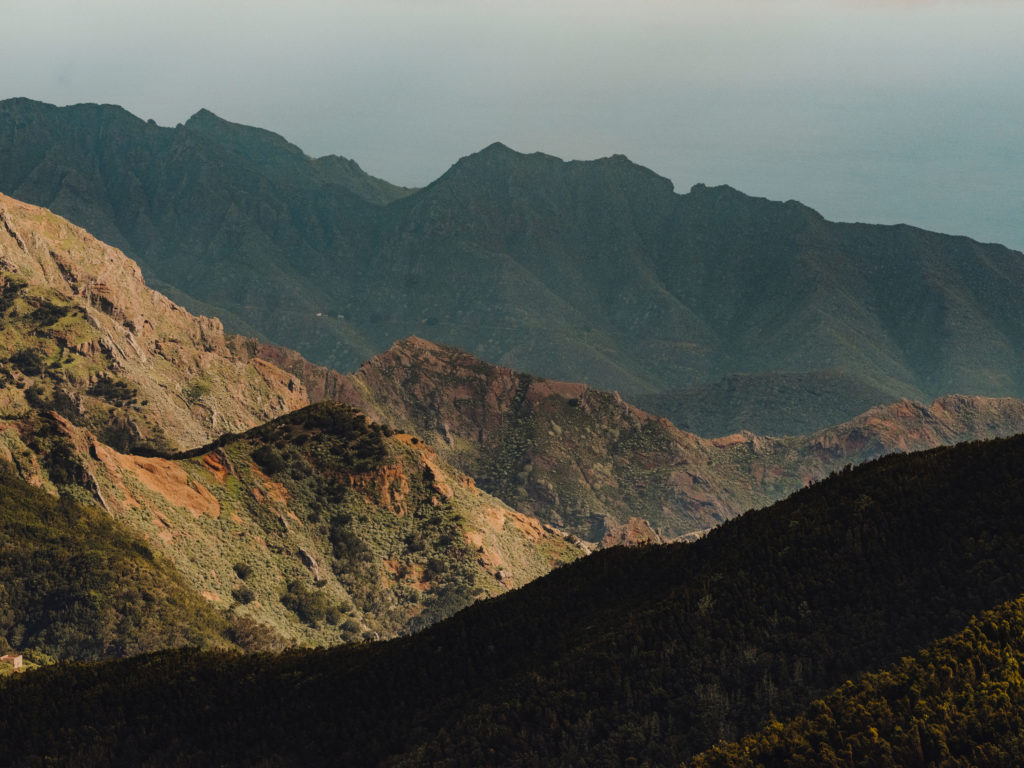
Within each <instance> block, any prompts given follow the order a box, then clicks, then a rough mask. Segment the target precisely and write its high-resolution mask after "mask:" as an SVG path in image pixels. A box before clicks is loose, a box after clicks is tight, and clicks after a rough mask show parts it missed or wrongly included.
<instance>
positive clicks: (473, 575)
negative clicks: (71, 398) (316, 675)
mask: <svg viewBox="0 0 1024 768" xmlns="http://www.w3.org/2000/svg"><path fill="white" fill-rule="evenodd" d="M51 418H52V419H53V420H54V422H55V424H54V427H55V430H54V431H55V432H56V433H57V438H56V439H55V440H54V444H55V445H60V446H64V447H66V450H65V451H64V453H65V454H66V455H68V456H69V457H70V458H68V459H67V460H66V461H67V465H68V470H67V471H68V472H69V473H72V474H74V475H75V476H77V477H83V478H86V485H87V486H88V487H91V488H94V489H95V493H96V495H97V496H98V497H99V498H100V499H102V500H103V502H104V505H105V507H106V508H107V510H108V511H109V512H110V513H111V514H112V515H113V516H114V517H115V519H117V520H118V521H119V522H120V523H121V524H122V525H123V526H125V528H127V529H128V530H131V531H132V532H134V533H135V534H136V535H137V536H139V537H140V538H141V539H142V540H144V541H145V542H146V543H147V545H148V546H149V547H151V548H152V549H153V550H154V551H157V552H159V553H161V555H162V556H164V557H166V558H167V559H168V561H170V562H171V563H173V564H174V566H175V567H176V568H177V570H178V572H179V573H180V574H181V575H182V576H183V577H184V579H185V581H186V582H187V583H188V584H189V585H190V586H191V587H192V589H193V590H194V593H195V594H201V595H202V596H203V597H204V598H206V600H208V601H210V603H211V604H212V605H214V606H217V607H220V608H223V609H226V610H229V611H230V613H231V615H232V616H236V617H247V618H248V619H250V620H251V621H252V622H254V623H255V624H258V625H262V626H263V627H266V628H269V629H270V630H271V635H272V636H276V637H279V638H282V639H283V641H284V642H288V643H298V644H304V645H333V644H337V643H340V642H351V641H356V640H361V639H379V638H381V637H385V638H387V637H394V636H395V635H397V634H403V633H406V632H409V631H413V630H416V629H419V628H422V627H424V626H427V625H429V624H431V623H433V622H435V621H437V620H438V619H440V618H444V617H445V616H448V615H450V614H451V613H453V612H454V611H456V610H458V609H460V608H462V607H464V606H466V605H468V604H469V603H471V602H473V601H474V600H477V599H480V598H482V597H488V596H492V595H495V594H501V593H503V592H505V591H507V590H509V589H511V588H514V587H517V586H521V585H522V584H525V583H527V582H529V581H532V580H533V579H535V578H537V577H538V576H541V575H543V574H544V573H547V572H548V571H549V570H551V568H552V567H554V566H555V565H558V564H560V563H563V562H568V561H570V560H573V559H575V558H577V557H580V556H582V555H583V554H584V552H585V550H583V549H582V548H581V547H580V546H578V545H576V544H574V543H573V542H571V541H570V540H568V539H567V537H566V536H565V535H564V534H563V533H561V532H559V531H556V530H555V529H553V528H551V527H550V526H546V527H545V526H542V525H541V524H540V523H539V522H538V521H537V520H535V519H533V518H529V517H526V516H525V515H522V514H519V513H517V512H515V511H513V510H511V509H509V508H508V507H506V506H505V505H504V504H502V503H501V502H499V501H497V500H496V499H493V498H491V497H490V496H488V495H486V494H484V493H483V492H482V491H480V490H479V489H477V488H476V487H475V486H474V485H473V483H472V481H471V480H469V479H468V478H467V477H465V476H464V475H461V474H460V473H457V472H454V471H453V470H451V469H450V468H449V467H447V466H446V465H445V464H444V463H443V462H442V461H440V460H439V459H438V457H437V456H436V454H434V452H433V451H431V450H430V449H429V448H427V447H426V446H424V445H423V444H422V443H420V442H419V441H418V440H417V439H416V438H414V437H411V436H410V435H405V434H397V435H395V434H392V433H391V430H390V429H388V428H386V427H385V428H383V429H382V428H381V427H380V426H379V425H378V424H375V423H369V422H367V421H366V419H365V417H363V415H362V414H360V413H358V412H356V411H353V410H352V409H351V408H349V407H347V406H342V405H340V404H337V403H320V404H318V405H315V406H310V407H307V408H304V409H301V410H298V411H295V412H293V413H290V414H288V415H286V416H283V417H281V418H279V419H276V420H274V421H272V422H269V423H268V424H265V425H262V426H259V427H256V428H254V429H252V430H249V431H248V432H245V433H243V434H241V435H227V436H224V437H221V438H220V439H218V440H217V441H216V442H215V443H213V444H211V445H210V446H206V447H204V448H199V449H195V450H193V451H189V452H187V453H184V454H180V455H178V456H170V457H161V456H146V455H126V454H120V453H118V452H116V451H114V450H113V449H111V448H109V447H107V446H105V445H103V444H102V443H100V442H99V441H97V440H96V439H95V438H94V437H92V436H91V435H90V434H89V433H86V432H84V431H82V430H79V429H76V428H75V427H74V426H73V425H71V424H70V422H67V421H65V420H63V419H62V418H61V417H59V416H57V415H53V416H52V417H51ZM254 631H255V630H254ZM261 631H262V630H261Z"/></svg>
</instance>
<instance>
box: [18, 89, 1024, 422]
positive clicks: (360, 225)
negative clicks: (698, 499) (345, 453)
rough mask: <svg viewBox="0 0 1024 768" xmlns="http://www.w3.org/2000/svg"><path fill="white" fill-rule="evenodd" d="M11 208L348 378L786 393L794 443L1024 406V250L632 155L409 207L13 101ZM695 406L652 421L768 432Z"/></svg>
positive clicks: (309, 174)
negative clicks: (386, 362)
mask: <svg viewBox="0 0 1024 768" xmlns="http://www.w3.org/2000/svg"><path fill="white" fill-rule="evenodd" d="M0 190H2V191H4V192H7V193H9V194H13V195H15V196H18V197H21V198H23V199H26V200H29V201H31V202H34V203H37V204H41V205H46V206H48V207H52V208H53V209H54V210H55V211H57V212H59V213H61V214H63V215H66V216H68V217H69V218H71V219H72V220H73V221H75V222H76V223H78V224H80V225H83V226H85V227H86V228H88V229H90V230H91V231H93V232H94V233H95V234H96V235H97V236H99V237H101V238H102V239H104V240H107V241H109V242H111V243H113V244H115V245H117V246H119V247H121V248H123V249H124V250H125V251H126V252H127V253H128V254H129V255H130V256H132V257H133V258H135V259H136V260H137V261H138V262H139V264H140V265H141V266H142V268H143V269H144V270H145V271H146V273H147V275H149V276H151V279H152V280H153V281H154V283H155V284H156V285H157V286H158V287H162V288H163V287H168V288H169V289H170V288H173V289H174V290H175V291H177V293H173V297H174V298H177V299H179V300H180V301H182V302H184V303H185V304H186V305H189V306H194V307H198V308H201V309H203V311H209V312H215V313H216V314H218V315H219V316H221V317H222V318H223V319H224V320H225V321H226V322H227V323H228V324H229V326H230V327H232V328H234V329H236V330H240V331H243V332H248V333H259V334H261V335H263V336H264V337H266V338H268V339H271V340H273V341H276V342H278V343H283V344H285V345H286V346H290V347H293V348H295V349H297V350H298V351H300V352H301V353H303V354H304V355H305V356H307V357H308V358H309V359H311V360H313V361H314V362H318V363H321V364H324V365H327V366H330V367H335V368H339V369H341V370H352V369H354V368H355V367H356V366H357V365H358V363H359V362H360V361H362V360H364V359H366V358H367V357H369V356H371V355H373V354H376V353H379V352H382V351H383V350H385V349H386V348H387V347H388V346H390V345H391V344H392V343H393V342H394V341H395V340H397V339H399V338H403V337H405V336H409V335H411V334H417V335H421V336H426V337H428V338H430V339H431V340H433V341H436V342H440V343H443V344H449V345H454V346H458V347H461V348H464V349H466V350H468V351H470V352H471V353H473V354H475V355H477V356H479V357H481V358H483V359H486V360H490V361H492V362H496V363H501V364H504V365H508V366H510V367H513V368H516V369H519V370H525V371H530V372H532V373H535V374H539V375H544V376H547V377H552V378H559V379H564V380H570V381H583V382H586V383H589V384H592V385H594V386H598V387H602V388H606V389H616V390H619V391H622V392H627V393H647V394H653V393H659V392H668V393H672V392H678V391H682V392H683V393H687V392H689V393H693V392H694V391H695V388H696V391H697V392H701V390H700V388H702V387H703V388H706V387H709V386H711V387H714V388H718V387H717V386H716V385H717V383H719V382H722V384H721V386H722V387H728V386H729V382H730V381H731V379H729V378H727V377H729V376H732V375H734V374H740V373H742V374H750V375H757V376H760V377H771V376H772V375H774V374H777V373H783V374H786V378H785V379H783V380H782V382H781V383H779V384H778V385H776V386H774V390H775V391H777V392H779V393H781V394H780V396H782V399H783V402H782V404H781V405H780V410H779V412H780V413H781V414H783V415H781V416H779V417H777V418H775V419H774V420H762V421H759V422H757V423H758V425H764V426H766V427H767V428H768V429H769V430H770V431H771V432H773V433H777V434H792V433H795V432H802V431H806V430H807V429H809V428H810V429H813V428H820V427H823V426H826V425H827V424H828V423H829V422H830V421H831V422H833V423H834V422H835V420H836V419H847V418H850V417H852V416H854V415H855V414H856V413H858V412H860V411H862V410H863V408H864V406H865V404H880V403H882V402H886V401H891V400H894V399H898V398H899V397H910V398H913V399H925V400H930V399H932V398H934V397H937V396H941V395H945V394H949V393H952V392H966V393H970V394H981V395H990V396H1018V397H1019V396H1021V395H1022V394H1024V361H1022V359H1021V349H1024V309H1022V308H1021V302H1020V301H1019V297H1020V295H1021V293H1022V290H1024V257H1022V256H1021V254H1019V253H1017V252H1013V251H1010V250H1008V249H1005V248H1002V247H1000V246H996V245H983V244H980V243H977V242H974V241H971V240H969V239H967V238H962V237H951V236H946V235H939V234H935V233H930V232H925V231H922V230H918V229H915V228H912V227H908V226H872V225H865V224H837V223H833V222H828V221H826V220H825V219H823V218H822V217H821V216H819V215H818V214H817V213H815V212H814V211H813V210H811V209H809V208H807V207H806V206H803V205H801V204H799V203H796V202H793V201H790V202H786V203H778V202H772V201H768V200H763V199H758V198H752V197H748V196H746V195H744V194H742V193H740V192H738V191H736V190H734V189H731V188H729V187H714V188H709V187H705V186H702V185H697V186H695V187H694V188H693V189H692V190H691V191H690V192H689V193H686V194H677V193H675V192H674V191H673V188H672V185H671V183H670V182H669V181H668V180H666V179H664V178H661V177H659V176H658V175H656V174H655V173H653V172H651V171H649V170H647V169H645V168H642V167H640V166H637V165H635V164H633V163H631V162H630V161H629V160H628V159H626V158H624V157H621V156H615V157H611V158H605V159H602V160H596V161H590V162H563V161H562V160H559V159H557V158H554V157H550V156H546V155H541V154H531V155H524V154H520V153H518V152H515V151H513V150H511V149H509V148H508V147H505V146H503V145H500V144H495V145H492V146H490V147H488V148H486V149H484V150H483V151H481V152H478V153H477V154H474V155H470V156H468V157H465V158H463V159H462V160H460V161H459V162H458V163H456V164H455V165H454V166H453V167H452V168H451V169H450V170H449V171H448V172H447V173H445V174H444V175H443V176H442V177H441V178H439V179H438V180H437V181H435V182H434V183H432V184H430V185H429V186H427V187H425V188H424V189H421V190H416V191H412V190H406V189H400V188H396V187H393V186H391V185H388V184H387V183H386V182H382V181H380V180H377V179H373V178H371V177H369V176H367V175H366V174H364V173H362V172H361V171H360V170H359V169H358V167H357V166H355V165H354V164H353V163H351V162H349V161H345V160H343V159H341V158H320V159H312V158H308V157H306V156H305V155H303V154H302V153H301V152H300V151H299V150H298V149H297V148H295V147H293V146H291V145H289V144H288V143H287V142H286V141H284V140H283V139H282V138H280V137H278V136H276V135H274V134H271V133H269V132H266V131H261V130H258V129H254V128H248V127H245V126H238V125H234V124H231V123H228V122H226V121H224V120H221V119H219V118H217V117H216V116H215V115H213V114H212V113H210V112H208V111H202V112H199V113H197V114H196V115H195V116H193V117H192V118H191V119H190V120H189V121H188V122H187V123H185V124H184V125H180V126H177V127H175V128H161V127H159V126H156V125H154V124H151V123H146V122H144V121H142V120H139V119H137V118H135V117H133V116H131V115H130V114H128V113H127V112H125V111H124V110H123V109H120V108H118V107H112V106H97V105H78V106H74V107H65V108H56V107H52V106H48V105H45V104H40V103H37V102H32V101H28V100H25V99H16V100H9V101H6V102H3V103H2V104H0ZM190 302H191V303H190ZM836 377H839V378H838V379H837V378H836ZM769 380H770V379H769ZM840 380H841V381H842V386H835V382H836V381H840ZM823 389H824V391H826V392H828V393H829V394H828V399H829V401H830V402H831V405H830V406H829V408H828V409H827V410H826V411H825V412H823V415H822V417H821V419H820V420H814V419H813V418H809V417H808V416H807V414H808V413H811V412H813V410H814V409H816V408H817V406H818V405H819V404H820V403H821V400H822V391H823ZM741 391H742V388H741V389H740V390H737V389H736V388H734V389H733V390H732V395H731V397H732V398H733V401H734V402H737V404H738V405H739V406H741V407H740V408H738V409H737V410H736V412H739V413H742V412H743V407H742V406H743V405H744V403H743V402H740V401H739V400H737V398H738V397H739V396H740V395H739V392H741ZM719 399H720V397H719V395H717V394H711V395H709V394H708V393H707V392H704V393H703V394H700V395H699V396H698V398H697V401H696V402H707V401H709V400H710V401H717V400H719ZM694 402H695V401H694V400H693V398H692V396H691V395H686V394H684V395H683V396H681V397H674V396H673V395H672V394H667V395H664V396H662V397H661V398H660V399H659V400H649V401H647V403H648V404H649V405H650V406H652V407H653V406H655V405H656V406H657V407H658V408H659V409H660V410H661V411H662V412H663V413H665V414H667V415H671V416H672V417H673V418H674V419H675V420H676V421H677V422H679V423H683V424H687V425H689V426H692V427H694V428H700V429H702V430H706V431H707V433H708V434H722V433H724V432H727V431H732V430H733V429H734V428H735V427H737V426H740V427H746V428H749V427H750V426H751V424H750V423H741V424H737V423H736V419H735V418H727V417H720V418H718V419H717V420H716V419H708V420H702V418H701V417H699V416H694V415H692V413H693V410H694V406H693V405H692V404H693V403H694ZM786 413H794V414H800V416H798V417H794V418H787V417H786V416H785V414H786Z"/></svg>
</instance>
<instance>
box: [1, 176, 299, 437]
mask: <svg viewBox="0 0 1024 768" xmlns="http://www.w3.org/2000/svg"><path fill="white" fill-rule="evenodd" d="M0 281H2V282H0V286H2V287H0V291H2V303H0V309H2V316H0V356H2V357H3V359H4V360H5V361H6V363H7V366H6V368H5V371H4V375H3V381H2V389H0V403H2V406H0V407H2V410H0V417H2V418H4V419H8V420H17V419H19V418H21V417H22V416H24V415H25V414H27V413H28V412H29V411H30V410H32V409H45V408H52V409H55V410H57V411H58V412H60V413H62V414H63V415H64V416H66V417H67V418H69V419H70V420H72V421H73V422H75V423H76V424H79V425H81V426H87V427H89V428H91V429H93V430H94V431H95V432H96V433H97V434H98V435H99V436H100V437H101V438H102V439H104V440H105V441H106V442H107V443H109V444H111V445H114V446H116V447H121V448H130V447H132V446H136V445H143V444H148V445H151V446H154V447H159V448H170V449H177V450H180V449H182V448H187V447H192V446H194V445H197V444H200V443H204V442H209V441H210V440H212V439H213V438H214V437H216V436H217V435H219V434H221V433H223V432H228V431H240V430H243V429H246V428H248V427H252V426H255V425H256V424H259V423H261V422H263V421H267V420H268V419H271V418H274V417H275V416H279V415H281V414H283V413H286V412H288V411H290V410H293V409H294V408H297V407H300V406H302V405H305V404H306V403H307V402H308V399H307V397H306V394H305V392H304V391H303V389H302V386H301V383H300V382H299V381H298V380H297V379H295V378H294V377H292V376H290V375H288V374H286V373H285V372H283V371H281V370H280V369H278V368H277V367H275V366H273V365H270V364H268V363H266V362H265V361H257V360H242V359H241V358H239V357H237V356H236V355H235V354H234V353H233V352H232V351H231V349H230V348H229V347H228V345H227V341H226V339H225V336H224V330H223V327H222V326H221V323H220V321H219V320H216V319H213V318H207V317H195V316H193V315H191V314H189V313H188V312H186V311H185V310H184V309H182V308H181V307H179V306H177V305H176V304H174V303H173V302H171V301H169V300H168V299H166V298H164V297H163V296H161V295H160V294H158V293H156V292H155V291H153V290H151V289H150V288H148V287H147V286H146V284H145V283H144V282H143V279H142V274H141V272H140V270H139V268H138V266H137V265H136V264H135V263H134V262H132V261H130V260H129V259H127V258H125V256H124V255H123V254H122V253H120V252H119V251H117V250H116V249H114V248H111V247H110V246H108V245H105V244H104V243H102V242H100V241H98V240H96V239H95V238H94V237H92V235H90V234H89V233H87V232H85V231H84V230H81V229H79V228H78V227H75V226H73V225H71V224H69V223H68V222H67V221H66V220H64V219H62V218H60V217H58V216H56V215H54V214H53V213H51V212H49V211H47V210H45V209H42V208H36V207H35V206H30V205H26V204H24V203H21V202H19V201H17V200H13V199H11V198H9V197H5V196H0Z"/></svg>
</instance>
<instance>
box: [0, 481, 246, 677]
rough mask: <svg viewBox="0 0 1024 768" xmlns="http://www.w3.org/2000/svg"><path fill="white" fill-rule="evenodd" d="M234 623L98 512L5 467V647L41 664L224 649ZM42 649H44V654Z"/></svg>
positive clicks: (1, 625) (0, 576)
mask: <svg viewBox="0 0 1024 768" xmlns="http://www.w3.org/2000/svg"><path fill="white" fill-rule="evenodd" d="M233 628H235V627H233V624H232V622H231V621H230V620H229V619H228V618H227V617H225V616H224V615H223V614H222V613H221V612H220V611H218V610H217V609H215V608H214V607H212V606H211V605H210V604H209V603H208V602H207V601H206V600H203V599H202V597H200V596H199V595H198V594H196V593H195V592H194V591H193V590H191V589H190V588H189V586H188V585H187V584H186V583H185V580H184V579H182V577H181V575H180V574H179V573H177V572H176V571H175V569H174V567H173V566H172V565H171V564H170V563H169V562H168V561H167V560H166V559H165V558H163V557H161V556H159V555H156V554H154V552H153V550H152V549H150V548H149V547H147V546H146V545H145V543H144V542H143V541H142V540H140V539H139V538H138V537H136V536H134V535H133V534H132V533H131V531H130V530H129V529H127V528H125V527H124V526H121V525H119V524H118V523H117V522H115V521H113V520H111V519H110V516H109V515H107V514H106V513H105V512H103V511H102V510H99V509H97V508H95V507H92V506H87V505H80V504H76V503H75V502H73V501H71V500H70V499H68V498H63V499H60V500H58V499H56V498H55V497H53V496H51V495H49V494H47V493H44V492H43V491H41V490H39V489H38V488H34V487H33V486H31V485H29V484H28V483H26V482H25V481H24V480H21V479H20V478H17V477H15V476H14V475H12V474H10V473H9V472H8V471H7V468H6V467H5V466H4V465H3V464H0V640H2V642H0V646H7V647H14V648H17V649H19V650H20V649H32V650H33V652H34V653H35V654H36V656H35V658H36V659H37V660H39V661H43V660H46V657H51V658H61V659H67V658H76V659H98V658H104V657H110V656H123V655H131V654H136V653H143V652H147V651H157V650H163V649H165V648H175V647H178V646H182V645H193V646H206V647H213V648H225V647H228V646H229V645H230V642H229V640H228V637H229V636H230V635H231V633H232V629H233ZM39 654H44V656H40V655H39Z"/></svg>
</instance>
